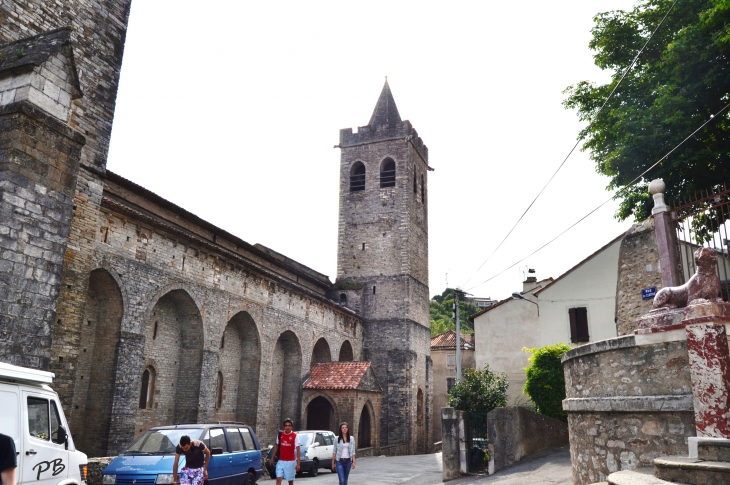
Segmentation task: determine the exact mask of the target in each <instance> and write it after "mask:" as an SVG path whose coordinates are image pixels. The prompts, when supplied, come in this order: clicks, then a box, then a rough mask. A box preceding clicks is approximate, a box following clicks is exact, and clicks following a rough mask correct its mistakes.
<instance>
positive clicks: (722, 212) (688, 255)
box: [671, 184, 730, 301]
mask: <svg viewBox="0 0 730 485" xmlns="http://www.w3.org/2000/svg"><path fill="white" fill-rule="evenodd" d="M671 217H672V221H673V222H674V223H675V224H676V228H677V252H678V254H677V264H678V267H679V275H680V280H681V281H680V282H681V283H684V282H685V281H687V280H688V279H689V278H690V277H691V276H692V275H693V274H694V273H695V270H696V267H695V260H694V256H693V255H694V252H695V250H696V249H697V248H698V247H700V246H705V247H710V248H714V249H715V250H716V251H717V253H718V258H717V274H718V276H719V277H720V282H721V288H722V298H723V300H725V301H728V296H729V293H730V291H729V290H730V260H728V246H729V245H730V241H728V233H729V232H730V231H728V229H729V227H728V226H730V190H728V188H727V184H723V185H722V186H719V187H717V188H716V189H713V190H707V191H701V192H699V193H697V194H695V195H694V196H693V197H689V198H687V199H684V200H681V201H679V205H678V207H676V208H673V209H672V212H671Z"/></svg>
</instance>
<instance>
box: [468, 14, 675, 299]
mask: <svg viewBox="0 0 730 485" xmlns="http://www.w3.org/2000/svg"><path fill="white" fill-rule="evenodd" d="M676 3H677V0H675V1H674V3H672V5H671V6H670V7H669V10H667V13H665V14H664V17H663V18H662V21H661V22H659V25H657V26H656V28H655V29H654V31H653V32H652V33H651V35H650V36H649V38H648V39H646V42H645V43H644V45H643V47H642V48H641V49H640V50H639V52H638V53H637V54H636V56H634V59H633V60H632V61H631V64H629V67H627V68H626V70H625V71H624V73H623V74H622V75H621V78H620V79H619V81H618V83H616V85H614V87H613V89H612V90H611V92H610V93H609V94H608V97H607V98H606V100H605V101H604V102H603V104H602V105H601V107H600V108H599V109H598V111H597V112H596V114H595V116H594V117H593V119H594V120H595V119H596V118H598V115H600V114H601V112H602V111H603V108H605V107H606V104H607V103H608V101H609V100H610V99H611V97H613V95H614V93H615V92H616V89H618V87H619V86H620V85H621V83H622V82H623V80H624V78H625V77H626V75H627V74H628V73H629V71H631V69H632V68H633V67H634V64H636V61H638V60H639V56H641V54H642V53H643V52H644V49H646V46H647V45H649V42H650V41H651V39H652V38H653V37H654V34H656V33H657V31H658V30H659V27H661V26H662V24H663V23H664V21H665V20H666V18H667V16H668V15H669V13H670V12H671V11H672V10H673V9H674V5H675V4H676ZM580 142H581V140H580V139H578V141H576V142H575V145H573V148H571V149H570V151H569V152H568V155H567V156H566V157H565V158H564V159H563V162H562V163H561V164H560V165H559V166H558V169H557V170H555V173H553V175H552V176H551V177H550V178H549V179H548V181H547V183H545V185H544V186H543V187H542V189H540V192H538V193H537V195H536V196H535V198H534V199H533V200H532V202H530V205H528V206H527V209H525V212H523V213H522V215H521V216H520V218H519V219H517V222H515V225H514V226H512V229H510V230H509V232H508V233H507V235H506V236H504V239H502V241H501V242H500V243H499V244H498V245H497V247H496V248H494V251H492V253H491V254H490V255H489V256H487V259H485V260H484V262H483V263H482V264H480V265H479V267H478V268H477V270H476V271H475V272H474V274H472V275H471V276H470V277H469V279H468V280H466V281H465V282H464V284H463V285H461V288H463V287H464V286H466V284H467V283H469V281H471V279H472V278H473V277H474V276H476V274H477V273H479V270H480V269H482V267H483V266H484V265H485V264H487V261H489V260H490V259H491V257H492V256H494V254H495V253H496V252H497V251H498V250H499V248H501V247H502V244H504V242H505V241H506V240H507V238H508V237H509V236H510V234H512V231H514V230H515V228H516V227H517V226H518V225H519V223H520V221H522V219H523V218H524V217H525V215H526V214H527V213H528V212H529V210H530V209H531V208H532V206H533V204H534V203H535V202H536V201H537V199H538V198H539V197H540V196H541V195H542V193H543V192H544V191H545V189H546V188H547V186H548V185H550V182H552V181H553V179H554V178H555V176H556V175H557V174H558V172H560V169H561V168H563V165H565V162H567V161H568V158H570V156H571V155H572V154H573V152H574V151H575V149H576V148H577V147H578V145H580Z"/></svg>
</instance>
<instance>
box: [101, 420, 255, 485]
mask: <svg viewBox="0 0 730 485" xmlns="http://www.w3.org/2000/svg"><path fill="white" fill-rule="evenodd" d="M183 435H188V436H190V438H191V439H194V440H202V441H203V442H204V443H205V446H207V447H208V448H210V451H211V454H212V456H211V457H210V462H209V463H208V485H253V484H254V483H255V482H256V480H258V479H259V477H260V476H261V446H260V445H259V440H258V438H257V437H256V434H255V433H254V431H253V429H251V427H250V426H246V425H243V424H238V423H217V424H180V425H177V426H159V427H156V428H152V429H150V430H149V431H147V432H146V433H144V434H143V435H142V436H140V437H139V438H138V439H137V440H136V441H135V442H134V443H132V446H130V447H129V449H127V451H125V452H124V453H122V454H121V455H119V456H118V457H116V458H115V459H114V460H113V461H112V462H111V463H110V464H109V466H107V467H106V468H105V469H104V472H103V475H102V484H103V485H172V483H173V475H172V465H173V464H174V462H175V447H176V446H177V445H178V444H179V443H180V437H181V436H183ZM178 465H179V468H180V469H182V467H183V466H185V455H182V456H181V457H180V461H179V463H178ZM179 471H180V470H178V472H179Z"/></svg>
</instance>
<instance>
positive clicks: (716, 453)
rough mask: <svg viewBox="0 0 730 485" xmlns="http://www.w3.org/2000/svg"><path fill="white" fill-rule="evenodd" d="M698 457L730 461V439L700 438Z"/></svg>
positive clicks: (708, 459) (707, 459)
mask: <svg viewBox="0 0 730 485" xmlns="http://www.w3.org/2000/svg"><path fill="white" fill-rule="evenodd" d="M697 457H698V458H699V459H700V460H706V461H726V462H730V440H717V439H716V440H702V439H701V440H698V441H697Z"/></svg>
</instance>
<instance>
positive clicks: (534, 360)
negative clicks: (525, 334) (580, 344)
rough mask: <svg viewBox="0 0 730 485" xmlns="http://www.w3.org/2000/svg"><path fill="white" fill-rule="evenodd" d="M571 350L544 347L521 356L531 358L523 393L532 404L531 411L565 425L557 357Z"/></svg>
mask: <svg viewBox="0 0 730 485" xmlns="http://www.w3.org/2000/svg"><path fill="white" fill-rule="evenodd" d="M570 349H571V347H570V345H566V344H563V343H559V344H555V345H546V346H545V347H540V348H535V349H528V348H523V349H522V350H524V351H525V352H528V353H530V354H532V356H531V357H530V359H529V360H530V365H529V367H525V368H524V370H525V372H526V373H527V382H525V387H524V392H525V394H527V396H528V397H529V398H530V400H531V401H532V402H533V403H535V410H536V411H537V412H538V413H540V414H544V415H546V416H550V417H552V418H556V419H560V420H561V421H567V419H568V418H567V415H566V414H565V412H564V411H563V399H565V376H564V374H563V364H561V363H560V357H562V355H563V354H564V353H565V352H567V351H569V350H570Z"/></svg>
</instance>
